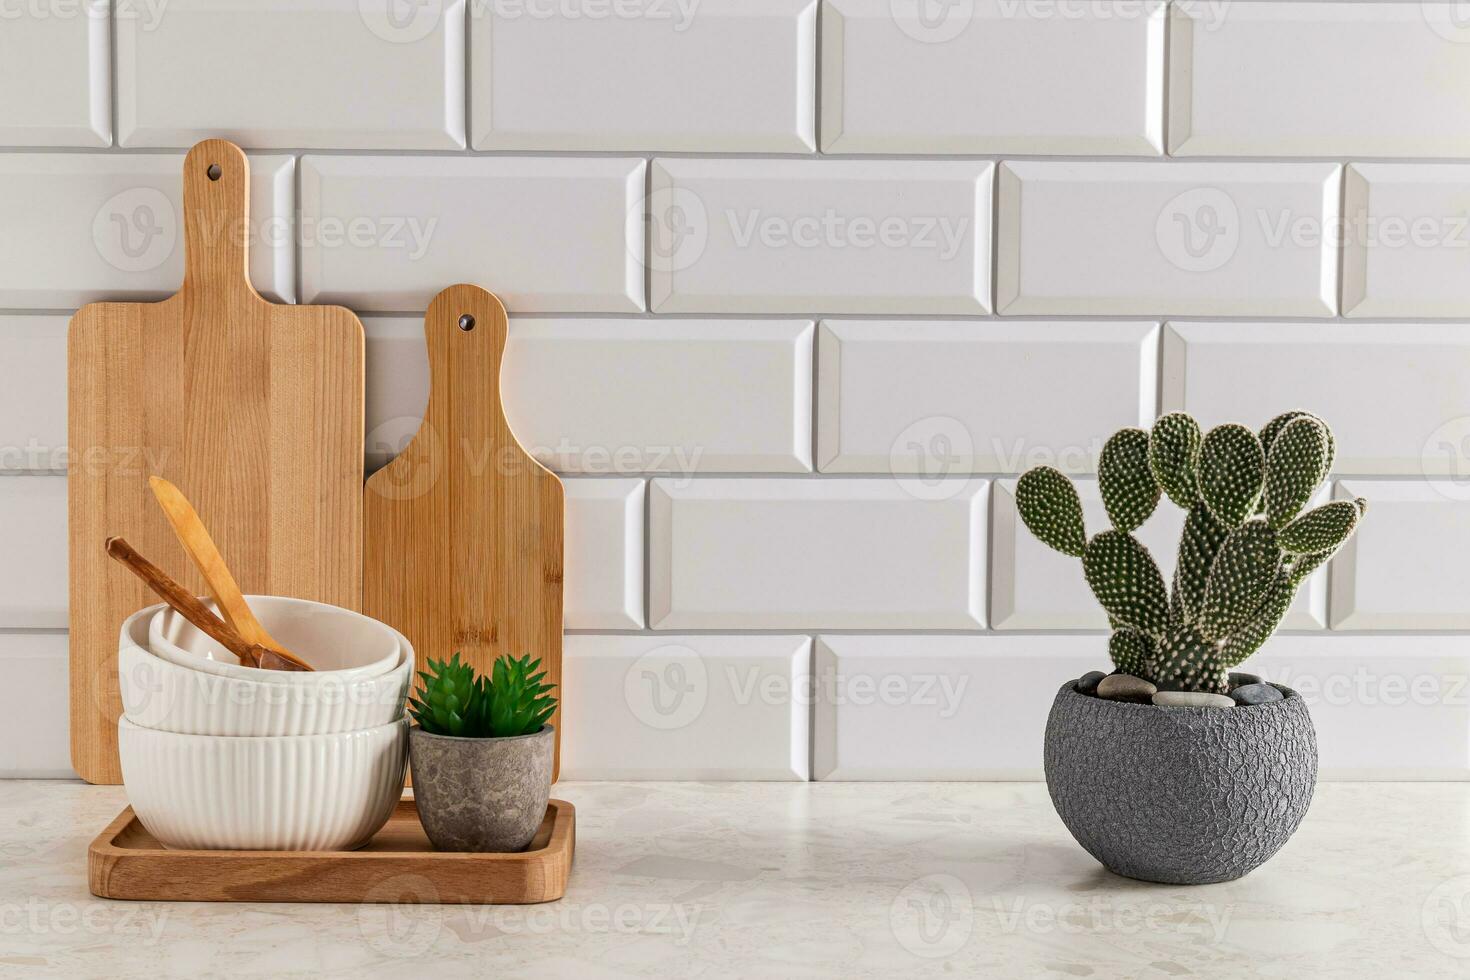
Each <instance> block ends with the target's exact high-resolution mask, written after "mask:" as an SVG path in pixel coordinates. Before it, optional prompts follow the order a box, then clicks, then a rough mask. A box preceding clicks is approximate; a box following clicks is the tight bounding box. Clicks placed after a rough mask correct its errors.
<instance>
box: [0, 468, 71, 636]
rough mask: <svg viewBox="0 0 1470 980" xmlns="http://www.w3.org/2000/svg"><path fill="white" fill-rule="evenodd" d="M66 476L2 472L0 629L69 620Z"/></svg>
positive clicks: (57, 626)
mask: <svg viewBox="0 0 1470 980" xmlns="http://www.w3.org/2000/svg"><path fill="white" fill-rule="evenodd" d="M66 535H67V530H66V477H64V476H59V475H47V476H41V475H30V474H26V475H16V474H6V475H4V476H0V538H3V540H4V541H5V553H6V560H5V562H4V563H3V564H0V629H65V628H66V626H67V608H68V605H69V602H68V598H67V589H68V583H67V546H66V540H67V538H66Z"/></svg>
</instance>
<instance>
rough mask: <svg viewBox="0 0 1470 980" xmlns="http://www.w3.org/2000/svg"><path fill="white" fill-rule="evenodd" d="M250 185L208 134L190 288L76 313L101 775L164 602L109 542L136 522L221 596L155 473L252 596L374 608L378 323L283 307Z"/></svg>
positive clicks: (195, 581) (89, 692)
mask: <svg viewBox="0 0 1470 980" xmlns="http://www.w3.org/2000/svg"><path fill="white" fill-rule="evenodd" d="M211 165H215V166H218V167H219V171H218V179H217V180H211V179H210V178H209V176H208V170H209V168H210V166H211ZM248 180H249V171H248V165H247V163H246V160H245V154H244V153H242V152H241V151H240V149H239V147H237V146H235V145H233V144H232V143H229V142H226V141H224V140H205V141H204V142H202V143H200V144H198V145H197V146H195V147H194V149H193V150H191V151H190V152H189V154H188V156H187V158H186V159H185V161H184V241H185V271H184V283H183V287H182V289H181V290H180V291H179V292H178V293H177V294H175V295H174V296H171V297H169V298H168V299H166V300H164V301H162V302H160V303H94V304H91V305H89V306H85V307H83V308H82V309H80V310H78V311H77V314H76V316H74V317H73V318H72V322H71V330H70V334H69V336H68V398H69V407H68V424H69V442H70V466H69V478H70V479H69V485H70V560H71V575H70V578H71V749H72V765H73V766H74V767H75V768H76V770H77V772H78V773H79V774H80V775H81V776H82V778H84V779H86V780H87V781H89V782H94V783H117V782H121V778H122V773H121V771H120V769H119V767H118V762H117V718H118V715H119V714H120V713H121V702H120V700H119V697H118V693H117V646H118V629H119V627H120V626H121V624H122V622H123V620H124V619H125V618H126V617H127V616H128V615H130V614H131V613H133V612H136V611H137V610H138V609H140V608H142V607H143V606H145V605H148V604H149V603H150V602H151V601H152V600H151V598H150V596H149V593H148V591H147V589H146V588H145V587H144V586H143V584H142V583H141V582H139V581H137V580H136V579H135V578H133V576H131V575H129V574H128V573H127V571H125V570H124V569H122V568H119V567H116V566H115V565H114V564H113V563H112V562H111V561H109V560H108V558H107V555H106V554H105V553H104V551H103V542H104V541H105V540H106V539H107V538H108V537H110V536H112V535H122V536H124V537H126V538H127V539H128V540H129V541H130V542H132V544H133V545H134V546H135V547H136V548H138V550H139V551H141V552H143V553H144V554H147V555H152V556H155V557H156V558H157V559H158V561H159V562H160V563H162V564H164V565H166V566H168V567H170V568H173V569H174V570H175V571H176V572H177V573H178V577H179V580H180V581H181V582H182V583H183V584H184V585H185V586H186V587H187V588H189V589H192V590H193V591H195V592H196V593H203V592H204V591H205V589H204V583H203V581H202V579H201V578H200V576H199V574H198V573H197V572H196V571H195V570H194V569H193V567H192V565H191V563H190V562H189V561H188V559H187V558H186V557H185V556H184V554H183V551H182V549H181V548H180V547H179V545H178V542H177V541H176V540H175V539H174V535H173V532H172V531H171V530H170V529H169V524H168V521H167V520H166V519H165V518H164V515H163V514H162V513H161V512H160V511H159V509H158V506H157V505H156V504H155V503H154V501H153V495H152V494H151V493H150V492H149V489H148V477H149V476H150V475H152V474H155V473H156V474H158V475H159V476H162V477H164V478H166V479H168V480H169V481H170V482H172V483H174V484H176V485H177V486H178V487H179V488H180V489H181V490H183V492H184V493H186V494H188V496H189V498H190V499H191V500H192V501H193V502H194V505H195V506H196V507H197V508H198V510H199V514H200V516H201V517H202V518H203V519H204V520H206V521H208V522H209V525H210V526H211V527H212V528H213V529H214V534H215V538H216V540H217V542H218V544H219V547H220V550H221V551H222V552H223V553H224V554H225V555H226V556H227V557H228V558H229V561H230V566H231V568H232V569H233V570H234V572H235V575H236V577H237V579H238V580H239V583H240V586H241V588H242V589H244V590H245V592H247V593H250V594H261V595H284V596H296V597H299V598H303V599H315V600H318V601H321V602H330V603H334V604H336V605H340V606H346V607H348V608H351V609H357V608H359V606H360V605H361V595H362V592H361V556H362V534H361V528H362V523H361V515H362V460H363V333H362V324H361V323H360V322H359V321H358V319H357V317H356V316H354V315H353V314H352V313H351V312H350V311H349V310H346V309H343V308H341V307H329V306H286V305H278V304H274V303H270V302H267V301H266V300H265V299H263V298H262V297H261V296H260V295H259V294H258V293H257V292H256V291H255V290H254V288H253V287H252V286H251V285H250V281H249V279H248V277H247V275H246V258H247V229H248V228H249V223H248V219H249V212H248V208H247V201H248V187H249V184H248ZM174 558H177V564H175V562H174V560H173V559H174Z"/></svg>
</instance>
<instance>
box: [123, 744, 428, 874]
mask: <svg viewBox="0 0 1470 980" xmlns="http://www.w3.org/2000/svg"><path fill="white" fill-rule="evenodd" d="M117 742H118V752H119V755H120V756H121V758H122V773H123V784H124V785H125V786H126V787H127V791H128V802H129V803H131V804H132V806H133V811H134V812H135V813H137V815H138V819H140V820H142V821H143V826H144V827H146V828H148V832H149V833H151V834H152V835H153V836H154V837H156V838H158V840H159V842H160V843H162V844H163V845H164V846H166V847H173V848H186V849H209V850H217V849H229V850H252V851H253V850H269V851H339V850H350V849H352V848H354V847H359V846H361V845H362V844H365V843H366V842H367V841H368V839H369V838H371V837H372V835H373V834H375V833H377V832H378V830H379V828H381V827H382V826H383V824H384V823H386V822H387V821H388V817H389V816H390V815H391V814H392V812H393V807H394V806H395V805H396V804H397V802H398V799H399V797H400V796H401V795H402V793H403V778H404V774H405V768H406V766H407V762H408V719H407V718H404V719H401V720H399V721H396V722H393V723H392V724H389V725H381V726H379V727H377V728H368V729H363V730H361V731H355V732H337V733H335V734H330V735H288V736H277V737H266V738H232V737H226V736H220V735H180V734H178V733H176V732H160V731H154V730H153V729H149V728H140V727H139V726H137V725H135V724H133V723H132V722H131V721H129V720H128V719H127V718H121V719H119V720H118V725H117Z"/></svg>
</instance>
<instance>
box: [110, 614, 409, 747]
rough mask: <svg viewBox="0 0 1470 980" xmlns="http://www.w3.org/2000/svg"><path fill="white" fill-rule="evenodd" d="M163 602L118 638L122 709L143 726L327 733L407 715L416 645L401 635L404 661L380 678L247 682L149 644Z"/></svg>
mask: <svg viewBox="0 0 1470 980" xmlns="http://www.w3.org/2000/svg"><path fill="white" fill-rule="evenodd" d="M163 608H166V607H164V606H150V607H149V608H147V609H143V610H140V611H138V612H136V613H134V614H133V615H131V616H129V617H128V619H127V621H126V622H124V623H123V627H122V635H121V636H120V637H119V640H118V654H117V670H118V681H119V689H120V691H121V693H122V703H123V714H124V715H125V716H126V717H127V718H128V720H129V721H131V722H133V724H135V725H140V726H142V727H143V728H156V729H159V730H160V731H166V732H178V733H180V734H183V735H244V736H264V735H322V734H328V733H330V732H349V731H356V730H357V729H361V728H376V727H377V726H379V725H386V724H388V723H389V722H393V721H396V720H397V719H399V718H401V717H403V703H404V698H405V697H406V696H407V695H408V687H409V684H410V683H412V680H413V647H412V646H411V645H410V644H409V642H408V640H407V639H404V638H402V637H400V642H399V645H400V647H401V648H402V649H401V652H400V654H399V662H398V666H396V667H394V668H393V669H392V670H390V671H388V672H387V673H384V674H379V675H378V676H377V677H341V676H338V675H337V674H336V673H332V674H328V675H325V676H324V677H323V678H322V680H321V683H318V684H287V683H276V682H274V677H275V676H280V675H281V672H280V671H274V670H272V671H257V673H261V674H266V675H272V676H271V679H270V680H241V679H240V678H238V677H222V676H220V675H218V674H211V673H208V672H207V671H203V670H191V669H190V668H188V667H180V666H179V665H178V664H175V663H172V662H170V661H168V660H164V659H163V658H162V657H157V656H155V655H154V654H153V653H152V652H151V651H149V650H148V649H147V644H148V625H149V623H150V622H151V621H152V620H153V618H154V616H155V615H157V613H158V611H159V610H160V609H163Z"/></svg>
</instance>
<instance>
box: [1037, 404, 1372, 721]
mask: <svg viewBox="0 0 1470 980" xmlns="http://www.w3.org/2000/svg"><path fill="white" fill-rule="evenodd" d="M1335 452H1336V445H1335V443H1334V441H1333V438H1332V432H1331V430H1329V429H1328V428H1327V425H1326V423H1324V422H1323V421H1322V420H1321V419H1319V418H1317V417H1316V416H1315V415H1312V414H1310V413H1307V412H1301V411H1294V412H1287V413H1284V414H1282V415H1279V416H1277V417H1276V418H1274V419H1272V420H1271V421H1270V422H1269V423H1267V424H1266V426H1265V427H1264V428H1263V429H1262V430H1261V434H1260V435H1259V436H1257V435H1256V434H1255V433H1254V432H1252V431H1251V430H1250V429H1248V428H1246V427H1245V426H1242V425H1222V426H1218V427H1216V428H1214V429H1211V430H1210V431H1209V432H1208V433H1203V434H1202V433H1201V430H1200V427H1199V425H1198V423H1196V422H1195V420H1194V419H1192V418H1190V417H1189V416H1188V415H1186V414H1184V413H1182V412H1174V413H1171V414H1169V415H1165V416H1163V417H1161V418H1159V419H1158V421H1156V422H1155V423H1154V426H1153V429H1152V431H1150V432H1144V431H1143V430H1141V429H1123V430H1122V431H1120V432H1118V433H1117V434H1115V435H1114V436H1113V437H1112V438H1111V439H1109V440H1108V441H1107V443H1106V444H1105V445H1104V447H1103V451H1102V455H1101V457H1100V458H1099V461H1098V484H1099V488H1100V491H1101V494H1102V498H1103V508H1104V509H1105V510H1106V511H1107V514H1108V519H1109V521H1111V523H1112V527H1111V528H1109V529H1107V530H1103V531H1100V532H1098V533H1097V534H1096V535H1094V536H1093V537H1092V538H1091V539H1090V540H1089V539H1088V538H1087V535H1086V529H1085V526H1084V524H1083V520H1082V504H1081V499H1080V497H1079V496H1078V494H1077V490H1076V488H1075V487H1074V486H1073V485H1072V482H1071V481H1070V480H1069V479H1068V478H1067V477H1066V476H1064V475H1063V474H1062V473H1060V472H1058V471H1057V470H1055V469H1052V468H1050V467H1038V468H1036V469H1033V470H1030V471H1028V472H1027V473H1026V474H1024V475H1023V476H1022V477H1021V479H1020V480H1019V481H1018V483H1017V487H1016V507H1017V509H1018V510H1019V511H1020V514H1021V519H1022V520H1023V521H1024V522H1025V524H1026V526H1027V527H1028V528H1029V529H1030V530H1031V533H1033V534H1035V535H1036V537H1037V538H1039V539H1040V540H1041V541H1042V542H1044V543H1045V544H1047V545H1049V546H1051V547H1052V548H1054V549H1056V550H1057V551H1060V552H1062V553H1063V554H1067V555H1072V556H1073V557H1080V558H1081V559H1082V570H1083V574H1084V575H1085V577H1086V579H1087V583H1088V585H1089V586H1090V587H1091V588H1092V591H1093V594H1094V595H1095V596H1096V597H1097V599H1098V602H1100V603H1101V604H1102V606H1103V608H1104V609H1105V610H1107V613H1108V619H1109V622H1110V623H1112V625H1113V629H1114V633H1113V635H1112V638H1111V640H1110V641H1109V644H1108V651H1109V654H1110V655H1111V657H1112V659H1113V664H1114V666H1115V667H1116V668H1117V669H1118V670H1119V671H1121V672H1123V673H1127V674H1133V675H1135V676H1137V677H1142V678H1144V679H1146V680H1149V681H1152V682H1153V683H1154V684H1156V685H1158V686H1159V687H1160V688H1161V689H1164V690H1177V691H1210V692H1215V693H1224V692H1225V690H1226V687H1227V678H1228V676H1229V670H1230V668H1231V667H1234V666H1236V665H1237V664H1239V663H1240V662H1241V661H1243V660H1244V659H1245V658H1246V657H1248V656H1250V655H1251V654H1252V653H1254V652H1255V651H1256V650H1258V649H1259V648H1260V647H1261V645H1262V644H1263V643H1265V641H1266V640H1267V639H1269V638H1270V636H1271V634H1272V633H1274V632H1275V631H1276V628H1277V627H1278V626H1279V625H1280V624H1281V620H1282V619H1283V618H1284V617H1285V615H1286V611H1287V609H1288V608H1290V606H1291V601H1292V598H1293V597H1294V596H1295V594H1296V590H1297V588H1298V587H1299V586H1300V585H1301V583H1302V582H1303V581H1305V580H1306V578H1307V576H1308V575H1310V574H1311V573H1312V572H1313V571H1315V570H1316V569H1317V568H1319V567H1321V566H1322V565H1324V564H1325V563H1326V562H1327V561H1328V560H1330V559H1331V558H1332V556H1333V555H1334V554H1336V553H1337V551H1338V549H1340V548H1341V547H1342V546H1343V544H1344V543H1345V542H1346V541H1347V539H1348V538H1349V537H1350V536H1351V535H1352V533H1353V531H1354V530H1356V529H1357V526H1358V524H1359V523H1360V522H1361V521H1362V518H1363V515H1364V513H1366V511H1367V501H1365V500H1363V499H1361V498H1359V499H1357V500H1335V501H1332V502H1331V503H1328V504H1324V505H1322V506H1321V507H1317V508H1315V509H1313V510H1310V511H1307V512H1305V513H1302V508H1303V507H1305V506H1306V504H1307V501H1309V500H1310V499H1311V498H1312V495H1313V494H1314V493H1315V492H1316V490H1317V488H1318V487H1319V486H1320V485H1321V484H1322V482H1323V481H1324V480H1326V479H1327V475H1328V473H1329V472H1330V470H1331V467H1332V460H1333V456H1334V455H1335ZM1163 495H1168V497H1169V499H1170V500H1171V501H1173V502H1174V503H1175V504H1176V505H1178V506H1180V507H1182V508H1184V509H1186V510H1187V511H1188V512H1189V516H1188V517H1187V518H1186V520H1185V522H1184V533H1183V535H1182V536H1181V538H1180V542H1179V555H1178V560H1177V564H1176V566H1175V569H1174V581H1173V588H1172V591H1170V590H1168V589H1166V588H1165V586H1164V577H1163V575H1162V574H1161V573H1160V572H1159V567H1158V565H1157V564H1156V563H1155V562H1154V559H1153V556H1152V555H1150V554H1149V551H1148V549H1147V548H1146V547H1144V546H1143V544H1142V543H1141V542H1140V541H1139V540H1138V539H1137V538H1135V537H1134V536H1133V533H1132V532H1134V531H1135V530H1137V529H1138V528H1139V527H1140V526H1141V525H1142V524H1143V522H1144V521H1145V520H1147V519H1148V517H1149V516H1150V515H1151V514H1152V513H1153V512H1154V509H1155V508H1156V507H1157V505H1158V502H1159V498H1160V497H1161V496H1163Z"/></svg>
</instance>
